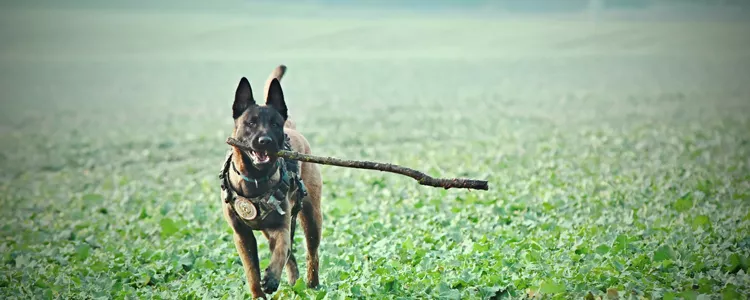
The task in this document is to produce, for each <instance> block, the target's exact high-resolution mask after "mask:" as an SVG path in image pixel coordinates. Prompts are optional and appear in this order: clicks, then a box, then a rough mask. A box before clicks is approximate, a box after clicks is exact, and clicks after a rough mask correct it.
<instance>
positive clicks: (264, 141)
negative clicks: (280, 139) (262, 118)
mask: <svg viewBox="0 0 750 300" xmlns="http://www.w3.org/2000/svg"><path fill="white" fill-rule="evenodd" d="M270 143H271V138H270V137H268V136H265V135H264V136H261V137H259V138H258V144H261V145H268V144H270Z"/></svg>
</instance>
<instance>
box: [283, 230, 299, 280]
mask: <svg viewBox="0 0 750 300" xmlns="http://www.w3.org/2000/svg"><path fill="white" fill-rule="evenodd" d="M296 227H297V216H292V226H291V227H290V229H289V260H287V261H286V273H287V276H288V279H289V285H294V284H295V283H296V282H297V278H299V268H298V267H297V259H296V258H295V257H294V229H295V228H296Z"/></svg>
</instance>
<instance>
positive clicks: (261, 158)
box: [250, 150, 271, 165]
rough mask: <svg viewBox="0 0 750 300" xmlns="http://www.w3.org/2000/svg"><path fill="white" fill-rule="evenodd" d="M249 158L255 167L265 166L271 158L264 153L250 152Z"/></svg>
mask: <svg viewBox="0 0 750 300" xmlns="http://www.w3.org/2000/svg"><path fill="white" fill-rule="evenodd" d="M250 158H252V159H253V163H255V164H256V165H261V164H265V163H268V162H269V161H271V157H270V156H269V155H268V152H266V151H255V150H250Z"/></svg>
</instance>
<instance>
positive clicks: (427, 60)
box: [0, 9, 750, 299]
mask: <svg viewBox="0 0 750 300" xmlns="http://www.w3.org/2000/svg"><path fill="white" fill-rule="evenodd" d="M329 13H330V12H329ZM0 14H2V16H1V17H0V28H3V29H2V30H0V37H1V38H2V39H3V40H4V41H9V43H6V44H4V45H3V47H1V48H0V67H1V68H2V70H3V72H2V75H0V76H2V80H0V91H2V99H3V102H2V109H0V144H1V145H2V146H1V148H0V150H1V151H0V164H1V165H2V172H1V173H0V174H1V176H2V183H0V194H1V195H2V198H0V205H1V206H2V208H3V209H2V210H1V218H0V232H2V239H1V240H0V254H1V255H2V257H1V258H0V259H2V260H1V261H0V297H2V298H3V299H28V298H35V299H46V298H62V299H71V298H73V299H83V298H85V299H91V298H115V299H133V298H148V299H175V298H180V299H199V298H200V299H204V298H211V299H214V298H217V299H239V298H246V297H247V296H248V295H247V292H246V291H247V289H246V287H245V283H244V277H243V276H244V275H243V274H242V268H241V264H240V261H239V258H238V256H237V254H236V252H235V249H234V246H233V245H232V242H231V235H230V233H231V230H230V228H229V227H228V226H227V225H226V223H225V222H224V221H223V219H222V217H221V213H220V210H219V208H220V205H219V204H220V202H219V184H218V181H217V175H218V171H219V167H220V163H221V161H222V159H223V157H224V151H226V149H227V146H226V145H225V144H224V143H223V141H224V139H225V138H226V137H227V136H228V135H229V133H230V131H231V119H230V114H231V113H230V112H231V100H232V98H231V97H232V95H233V91H234V88H235V86H236V83H237V80H238V79H239V78H240V76H248V77H249V78H250V79H251V82H252V83H253V84H254V85H253V88H254V90H255V93H256V97H260V93H261V91H262V84H263V82H264V79H265V76H266V75H267V74H268V72H270V71H271V69H272V68H273V67H274V66H275V65H276V64H279V63H284V64H287V65H288V66H289V72H288V75H287V77H286V78H284V80H283V82H282V85H283V86H284V89H285V94H286V96H287V99H288V104H289V106H290V114H291V116H292V118H294V119H295V120H296V121H297V123H298V127H299V128H300V130H301V131H302V132H303V133H304V134H305V135H306V136H307V137H308V139H309V141H310V142H311V144H312V146H313V151H314V153H316V154H320V155H329V156H337V157H342V158H351V159H367V160H376V161H388V162H393V163H398V164H403V165H406V166H409V167H413V168H417V169H420V170H424V171H426V172H428V173H430V174H433V175H435V176H441V177H458V176H461V177H473V178H486V179H488V180H489V181H490V188H491V190H490V191H489V192H478V191H465V190H447V191H446V190H441V189H433V188H426V187H422V186H419V185H417V184H415V183H414V182H413V180H412V179H410V178H405V177H401V176H398V175H393V174H387V173H378V172H372V171H365V170H352V169H342V168H334V167H327V166H323V167H322V173H323V176H324V181H325V187H324V195H323V201H324V206H323V207H324V211H325V225H324V227H325V231H324V233H323V236H324V239H323V243H322V245H321V254H322V261H321V282H322V285H323V286H322V287H321V288H320V289H319V290H317V291H312V290H307V289H305V288H304V284H303V283H302V282H297V283H286V282H285V281H283V282H282V285H281V287H280V290H279V291H278V292H277V293H276V294H275V295H274V298H275V299H288V298H297V299H351V298H368V299H373V298H377V299H381V298H383V299H406V298H418V299H434V298H438V299H491V298H494V297H496V298H520V297H524V296H536V297H542V298H551V299H570V298H579V299H580V298H587V299H590V298H592V297H593V298H596V297H603V298H606V297H607V296H608V295H609V296H614V295H619V296H622V297H625V298H630V297H634V298H639V297H644V298H649V299H708V298H711V299H714V298H722V299H744V298H745V297H746V296H745V295H748V294H750V276H748V274H747V273H748V266H749V265H750V202H749V197H750V172H748V171H750V170H749V169H750V161H749V160H748V157H750V130H749V129H750V124H749V123H748V114H747V112H748V108H750V103H748V101H747V99H748V98H750V97H748V96H750V88H749V87H748V86H747V79H748V78H750V76H748V75H750V68H748V67H747V66H748V56H747V55H746V54H745V53H746V52H745V51H746V48H745V46H744V45H747V42H748V37H747V36H746V35H744V33H745V32H747V31H746V30H747V25H746V24H744V23H701V24H698V23H690V22H680V21H673V22H671V23H666V22H665V23H659V22H645V23H644V22H627V21H618V22H615V21H608V22H602V23H599V24H596V25H594V24H592V23H589V22H587V21H575V20H570V21H566V22H558V21H553V20H544V21H539V20H536V21H534V20H532V19H516V18H513V19H500V20H485V22H480V21H479V20H468V19H462V18H460V17H448V16H440V17H433V16H418V17H412V18H409V19H406V18H397V19H387V20H386V19H384V20H378V21H373V20H370V19H364V20H354V19H348V18H345V17H338V18H326V19H322V18H317V17H298V18H294V19H284V20H280V19H263V18H262V17H261V16H257V17H258V18H254V19H249V18H248V17H247V16H243V15H240V14H239V13H237V12H235V13H234V14H233V13H219V12H211V13H188V12H182V13H173V14H170V13H158V12H149V13H144V12H134V11H108V10H101V11H100V10H48V11H41V10H35V9H27V10H17V11H12V12H9V11H3V12H0ZM11 25H13V26H11ZM10 28H13V29H10ZM295 240H296V244H297V248H296V253H297V257H298V258H299V260H300V261H301V260H302V259H301V258H302V257H304V247H303V245H304V239H302V237H301V235H300V234H298V235H297V237H296V239H295ZM259 241H260V245H259V248H260V255H261V265H262V267H264V266H265V265H267V264H268V259H269V253H268V250H267V249H268V246H267V244H266V241H265V239H263V238H260V239H259ZM301 268H302V270H301V271H302V272H304V271H305V267H304V264H302V265H301Z"/></svg>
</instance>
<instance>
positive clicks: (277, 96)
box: [266, 78, 288, 121]
mask: <svg viewBox="0 0 750 300" xmlns="http://www.w3.org/2000/svg"><path fill="white" fill-rule="evenodd" d="M266 105H268V106H270V107H273V109H275V110H276V111H278V112H279V113H280V114H281V117H283V118H284V121H286V118H287V117H288V116H287V109H286V102H284V92H283V91H281V83H279V81H278V80H277V79H276V78H274V79H273V80H271V84H269V85H268V97H267V98H266Z"/></svg>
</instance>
